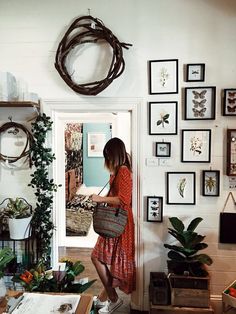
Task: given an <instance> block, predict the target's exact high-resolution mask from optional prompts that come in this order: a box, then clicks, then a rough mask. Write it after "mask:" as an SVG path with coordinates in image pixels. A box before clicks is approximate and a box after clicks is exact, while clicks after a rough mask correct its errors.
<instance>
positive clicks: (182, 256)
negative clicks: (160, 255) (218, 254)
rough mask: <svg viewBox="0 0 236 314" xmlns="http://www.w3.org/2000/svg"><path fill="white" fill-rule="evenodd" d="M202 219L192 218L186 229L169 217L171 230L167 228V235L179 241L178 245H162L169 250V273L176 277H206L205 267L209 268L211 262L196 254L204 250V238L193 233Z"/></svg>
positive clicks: (208, 258) (204, 256) (177, 220)
mask: <svg viewBox="0 0 236 314" xmlns="http://www.w3.org/2000/svg"><path fill="white" fill-rule="evenodd" d="M202 220H203V219H202V218H201V217H197V218H194V219H193V220H192V221H191V222H190V224H189V225H188V227H187V228H186V227H185V225H184V224H183V222H182V221H181V220H180V219H179V218H177V217H170V218H169V221H170V223H171V225H172V227H173V228H168V233H169V234H170V235H172V236H173V237H174V238H175V239H176V240H178V241H179V245H171V244H167V243H166V244H164V247H165V248H167V249H169V250H170V251H169V252H168V258H169V260H168V261H167V264H168V269H169V272H173V273H175V274H178V275H182V274H188V275H191V276H197V277H198V276H207V275H208V272H207V270H206V269H205V265H208V266H210V265H211V264H212V263H213V261H212V259H211V257H210V256H209V255H207V254H204V253H201V254H199V253H198V252H199V251H201V250H203V249H206V248H207V247H208V244H206V243H204V242H202V241H203V240H204V238H205V236H203V235H200V234H198V233H197V232H195V229H196V228H197V226H198V225H199V223H200V222H201V221H202Z"/></svg>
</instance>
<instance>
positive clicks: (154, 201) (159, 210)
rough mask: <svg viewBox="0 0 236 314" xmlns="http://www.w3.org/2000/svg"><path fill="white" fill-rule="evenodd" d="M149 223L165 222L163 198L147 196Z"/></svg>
mask: <svg viewBox="0 0 236 314" xmlns="http://www.w3.org/2000/svg"><path fill="white" fill-rule="evenodd" d="M147 221H151V222H162V221H163V197H162V196H147Z"/></svg>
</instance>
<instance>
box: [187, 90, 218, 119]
mask: <svg viewBox="0 0 236 314" xmlns="http://www.w3.org/2000/svg"><path fill="white" fill-rule="evenodd" d="M215 95H216V88H215V86H208V87H186V88H185V120H214V119H215Z"/></svg>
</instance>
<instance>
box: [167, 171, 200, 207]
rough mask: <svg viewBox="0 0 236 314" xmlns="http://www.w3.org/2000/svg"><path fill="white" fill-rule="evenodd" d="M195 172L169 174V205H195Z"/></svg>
mask: <svg viewBox="0 0 236 314" xmlns="http://www.w3.org/2000/svg"><path fill="white" fill-rule="evenodd" d="M195 194H196V191H195V172H167V204H186V205H187V204H195V199H196V195H195Z"/></svg>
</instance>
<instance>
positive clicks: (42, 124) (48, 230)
mask: <svg viewBox="0 0 236 314" xmlns="http://www.w3.org/2000/svg"><path fill="white" fill-rule="evenodd" d="M52 123H53V122H52V121H51V119H50V117H47V116H46V115H45V114H44V113H43V114H41V115H39V116H38V117H37V119H36V120H35V122H33V123H32V135H33V137H34V141H33V144H32V147H31V156H32V163H33V165H34V167H35V171H34V172H33V174H31V177H32V179H31V182H30V183H29V186H31V187H32V188H33V189H35V190H36V191H35V196H36V208H35V211H34V216H33V218H32V222H31V224H32V229H33V231H34V233H35V237H36V239H37V249H38V251H39V254H40V257H41V258H42V260H44V262H46V261H47V262H49V263H50V253H51V249H50V247H51V238H52V235H53V230H54V224H53V222H52V217H51V212H52V205H53V195H54V192H56V191H57V189H58V187H59V186H61V185H57V184H55V183H54V180H53V179H50V177H49V173H48V168H49V166H50V165H51V163H52V162H53V160H54V159H55V156H54V154H53V153H52V151H51V148H48V147H46V144H45V141H46V138H47V133H48V131H51V129H52Z"/></svg>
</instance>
